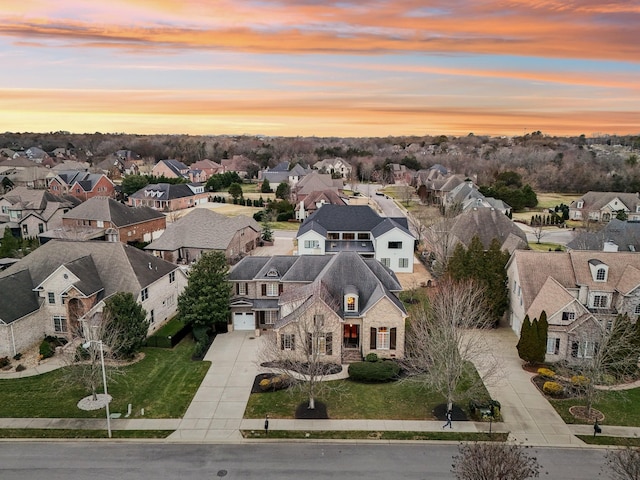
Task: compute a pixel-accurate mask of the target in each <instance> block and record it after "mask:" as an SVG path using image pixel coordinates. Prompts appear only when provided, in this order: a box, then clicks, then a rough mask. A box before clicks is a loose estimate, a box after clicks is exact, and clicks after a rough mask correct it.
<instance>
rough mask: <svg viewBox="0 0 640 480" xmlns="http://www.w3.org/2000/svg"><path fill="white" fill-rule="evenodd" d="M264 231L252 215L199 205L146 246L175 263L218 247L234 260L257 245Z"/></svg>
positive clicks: (147, 248)
mask: <svg viewBox="0 0 640 480" xmlns="http://www.w3.org/2000/svg"><path fill="white" fill-rule="evenodd" d="M261 233H262V228H261V227H260V225H259V224H258V222H256V221H255V220H254V219H253V218H250V217H247V216H244V215H238V216H236V217H227V216H226V215H221V214H219V213H216V212H213V211H211V210H208V209H206V208H196V209H193V210H191V211H190V212H189V213H188V214H187V215H184V216H182V217H180V218H179V219H178V220H177V221H176V222H174V223H172V224H170V225H169V226H168V227H167V229H166V230H165V232H164V233H163V234H162V236H161V237H160V238H158V239H156V240H154V241H153V242H151V243H150V244H149V245H147V246H146V247H145V250H149V251H151V252H153V254H154V255H157V256H159V257H162V258H164V259H165V260H167V261H169V262H174V263H189V262H194V261H196V260H198V259H199V258H200V256H201V255H202V254H203V253H205V252H210V251H212V250H218V251H222V252H224V254H225V256H226V257H227V260H228V261H229V262H235V261H237V260H238V259H239V258H241V257H243V256H245V255H246V254H248V253H250V252H251V251H252V250H253V249H254V248H256V247H257V246H258V244H259V243H260V235H261Z"/></svg>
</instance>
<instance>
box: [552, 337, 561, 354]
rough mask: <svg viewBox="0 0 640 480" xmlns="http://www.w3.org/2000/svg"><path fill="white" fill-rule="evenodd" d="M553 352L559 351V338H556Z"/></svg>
mask: <svg viewBox="0 0 640 480" xmlns="http://www.w3.org/2000/svg"><path fill="white" fill-rule="evenodd" d="M553 353H555V354H556V355H557V354H558V353H560V339H559V338H556V348H554V350H553Z"/></svg>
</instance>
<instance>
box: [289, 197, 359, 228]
mask: <svg viewBox="0 0 640 480" xmlns="http://www.w3.org/2000/svg"><path fill="white" fill-rule="evenodd" d="M322 205H347V202H346V200H345V198H344V197H342V196H341V195H340V194H339V193H337V192H336V191H334V190H322V191H316V192H311V193H310V194H309V195H307V196H306V197H304V200H301V201H300V202H299V203H297V204H296V208H295V211H296V220H300V221H301V222H302V221H304V220H305V219H306V218H307V217H309V215H312V214H313V213H315V211H316V210H318V209H319V208H320V207H321V206H322Z"/></svg>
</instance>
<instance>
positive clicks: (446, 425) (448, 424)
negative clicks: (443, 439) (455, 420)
mask: <svg viewBox="0 0 640 480" xmlns="http://www.w3.org/2000/svg"><path fill="white" fill-rule="evenodd" d="M446 417H447V423H445V424H444V425H443V426H442V428H447V427H449V428H453V425H451V410H447V415H446Z"/></svg>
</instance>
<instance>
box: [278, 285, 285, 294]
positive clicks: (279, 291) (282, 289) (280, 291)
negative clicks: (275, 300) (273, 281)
mask: <svg viewBox="0 0 640 480" xmlns="http://www.w3.org/2000/svg"><path fill="white" fill-rule="evenodd" d="M283 291H284V285H283V284H282V283H279V284H278V295H282V292H283Z"/></svg>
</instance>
